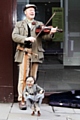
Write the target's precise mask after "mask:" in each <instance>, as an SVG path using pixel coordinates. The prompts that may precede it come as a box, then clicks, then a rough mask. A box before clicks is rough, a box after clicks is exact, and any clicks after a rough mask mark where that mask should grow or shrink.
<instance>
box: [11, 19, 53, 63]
mask: <svg viewBox="0 0 80 120" xmlns="http://www.w3.org/2000/svg"><path fill="white" fill-rule="evenodd" d="M34 22H35V24H33V25H32V27H31V36H32V37H35V38H36V33H35V29H36V27H37V26H39V25H43V23H42V22H40V21H36V20H34ZM27 24H28V22H27V19H25V20H22V21H19V22H17V23H16V25H15V27H14V29H13V32H12V39H13V41H14V42H16V43H17V44H19V45H20V46H21V47H23V46H24V41H25V38H26V37H27V35H28V28H27ZM42 39H44V40H50V39H52V36H51V35H50V34H47V35H43V36H41V37H38V38H37V39H36V41H35V42H34V43H32V52H33V53H35V54H38V56H37V57H35V56H34V55H32V62H39V63H42V61H43V59H44V54H43V53H44V49H43V48H42ZM23 55H24V52H23V51H20V50H17V49H16V53H15V62H19V63H21V62H22V60H23Z"/></svg>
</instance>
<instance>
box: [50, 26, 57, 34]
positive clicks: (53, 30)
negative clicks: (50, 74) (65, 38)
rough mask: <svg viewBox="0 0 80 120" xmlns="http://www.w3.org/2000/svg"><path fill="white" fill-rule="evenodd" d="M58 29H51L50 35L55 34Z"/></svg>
mask: <svg viewBox="0 0 80 120" xmlns="http://www.w3.org/2000/svg"><path fill="white" fill-rule="evenodd" d="M57 29H58V27H55V28H51V31H50V34H54V33H56V32H57Z"/></svg>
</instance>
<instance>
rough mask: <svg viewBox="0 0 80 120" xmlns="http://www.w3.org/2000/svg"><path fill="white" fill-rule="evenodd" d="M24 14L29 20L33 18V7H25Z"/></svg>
mask: <svg viewBox="0 0 80 120" xmlns="http://www.w3.org/2000/svg"><path fill="white" fill-rule="evenodd" d="M25 15H26V17H27V18H28V19H29V20H32V19H34V17H35V9H34V8H33V7H31V8H27V9H26V10H25Z"/></svg>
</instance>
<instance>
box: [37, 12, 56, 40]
mask: <svg viewBox="0 0 80 120" xmlns="http://www.w3.org/2000/svg"><path fill="white" fill-rule="evenodd" d="M55 14H56V13H53V14H52V16H51V17H50V18H49V20H48V21H47V22H46V24H45V25H44V26H46V25H47V24H48V23H49V22H50V21H51V19H52V18H53V17H54V16H55ZM42 31H43V29H41V31H40V32H39V33H38V34H37V36H36V38H38V36H39V35H40V33H41V32H42Z"/></svg>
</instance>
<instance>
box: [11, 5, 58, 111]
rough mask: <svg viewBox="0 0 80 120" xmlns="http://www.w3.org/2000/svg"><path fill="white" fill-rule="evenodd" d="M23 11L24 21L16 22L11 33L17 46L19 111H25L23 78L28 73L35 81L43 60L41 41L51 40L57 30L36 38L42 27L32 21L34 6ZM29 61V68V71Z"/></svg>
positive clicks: (39, 23)
mask: <svg viewBox="0 0 80 120" xmlns="http://www.w3.org/2000/svg"><path fill="white" fill-rule="evenodd" d="M23 11H24V14H25V16H26V19H25V20H22V21H19V22H17V23H16V25H15V28H14V30H13V32H12V39H13V41H14V42H16V43H17V44H18V45H17V48H16V54H15V62H18V63H19V64H18V65H19V78H18V79H19V80H18V101H19V107H20V109H21V110H24V109H26V104H25V101H24V98H23V97H22V92H23V90H24V87H25V84H24V83H25V78H26V76H29V72H30V76H33V77H34V78H35V79H36V77H37V70H38V64H39V63H42V62H43V59H44V55H43V52H44V50H43V48H42V39H45V40H46V39H47V40H49V39H52V36H53V34H54V33H55V32H56V31H57V28H52V29H51V31H50V33H49V34H47V35H42V36H41V35H40V36H38V37H36V36H37V35H36V33H35V30H36V28H37V27H38V26H42V25H43V23H42V22H40V21H36V20H35V19H34V18H35V11H36V6H35V5H34V4H27V5H26V6H25V7H24V9H23ZM30 59H31V67H30V70H29V60H30Z"/></svg>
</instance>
